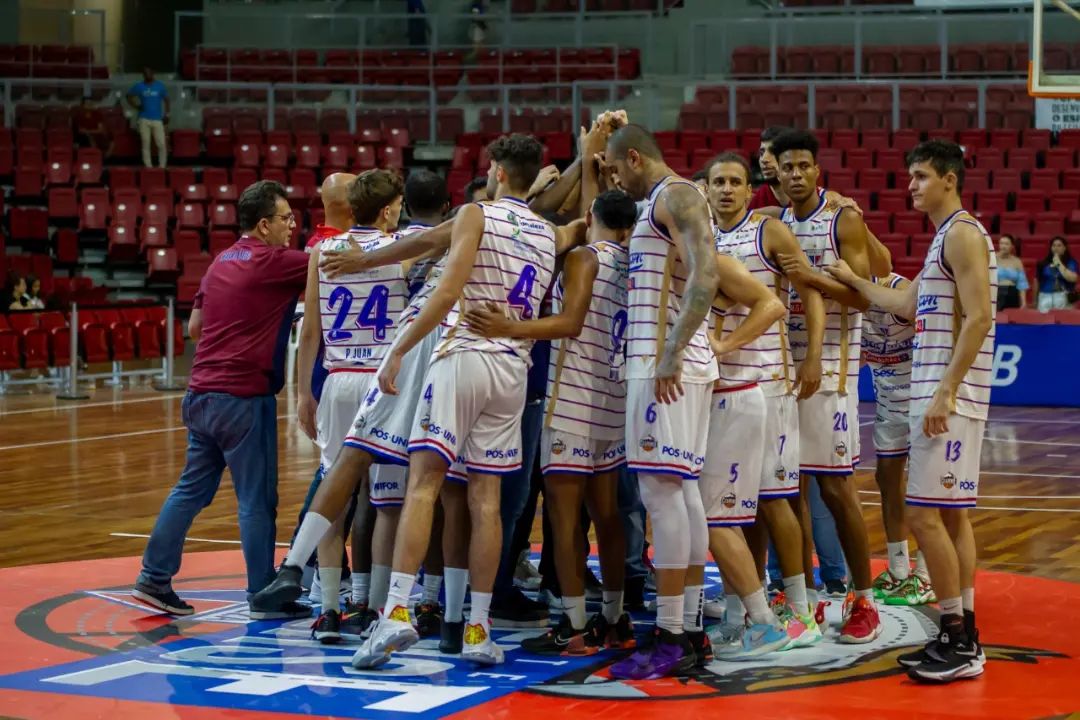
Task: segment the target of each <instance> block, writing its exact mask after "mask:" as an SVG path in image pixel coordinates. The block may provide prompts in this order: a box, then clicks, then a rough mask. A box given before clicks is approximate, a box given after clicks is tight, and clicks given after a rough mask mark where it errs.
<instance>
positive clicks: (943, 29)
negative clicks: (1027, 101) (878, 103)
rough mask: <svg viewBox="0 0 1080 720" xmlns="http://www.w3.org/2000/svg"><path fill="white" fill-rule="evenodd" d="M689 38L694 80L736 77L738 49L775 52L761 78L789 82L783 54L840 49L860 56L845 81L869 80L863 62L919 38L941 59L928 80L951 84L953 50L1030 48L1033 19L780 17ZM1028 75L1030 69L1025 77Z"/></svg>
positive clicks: (698, 25) (984, 15)
mask: <svg viewBox="0 0 1080 720" xmlns="http://www.w3.org/2000/svg"><path fill="white" fill-rule="evenodd" d="M689 34H690V44H689V63H688V68H689V73H690V75H691V76H692V77H694V78H703V77H710V76H712V77H716V76H720V75H728V74H730V72H731V64H730V63H731V58H732V53H733V51H734V50H735V49H736V48H738V47H761V48H767V49H768V52H769V66H768V70H767V71H766V72H764V73H762V74H761V76H762V77H766V78H770V79H774V80H775V79H783V78H786V77H790V75H785V74H784V73H783V72H782V69H781V67H780V51H781V49H782V48H790V47H793V46H798V47H809V48H811V49H813V47H814V46H834V47H843V48H844V49H849V48H850V49H851V50H853V51H854V63H853V66H852V70H851V71H850V72H845V73H843V74H842V76H844V77H854V78H856V79H861V78H863V77H867V73H866V70H865V69H864V64H863V59H864V58H865V57H866V56H867V52H868V50H870V49H871V48H878V47H882V48H890V49H891V48H894V47H896V46H897V44H898V43H897V40H898V38H907V37H913V38H921V41H922V42H923V43H924V44H925V46H927V47H928V48H931V46H932V51H933V52H937V53H938V61H939V63H938V64H939V66H938V68H937V69H935V70H932V71H928V72H927V73H926V75H927V76H928V77H938V78H941V79H948V78H950V77H955V76H956V75H957V73H955V72H953V71H951V70H950V68H949V57H950V49H951V48H954V47H956V46H958V45H962V44H982V45H985V44H986V43H992V42H1001V43H1029V42H1030V39H1031V14H1030V12H1023V13H1021V12H1006V13H1001V12H981V13H978V14H971V13H964V14H949V13H942V12H931V13H910V12H909V13H896V12H894V13H871V12H866V13H857V14H840V15H838V14H824V13H805V14H804V13H799V14H797V15H782V16H774V17H768V16H766V17H756V18H725V19H710V20H696V21H693V22H692V23H691V25H690V33H689ZM1063 39H1064V38H1063ZM907 44H910V45H915V44H916V43H914V42H909V43H907ZM1026 71H1027V69H1026V67H1025V68H1024V69H1023V71H1022V72H1025V73H1026ZM1017 72H1018V73H1019V72H1020V71H1017ZM970 74H971V73H963V75H970ZM839 76H840V75H838V77H839ZM873 77H881V76H880V75H874V76H873Z"/></svg>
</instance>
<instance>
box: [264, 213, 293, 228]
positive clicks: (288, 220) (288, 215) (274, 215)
mask: <svg viewBox="0 0 1080 720" xmlns="http://www.w3.org/2000/svg"><path fill="white" fill-rule="evenodd" d="M263 217H264V218H265V219H266V220H272V219H273V218H281V221H282V222H283V223H285V224H286V225H288V224H289V223H291V222H296V215H294V214H293V213H286V214H284V215H279V214H278V213H270V214H269V215H265V216H263Z"/></svg>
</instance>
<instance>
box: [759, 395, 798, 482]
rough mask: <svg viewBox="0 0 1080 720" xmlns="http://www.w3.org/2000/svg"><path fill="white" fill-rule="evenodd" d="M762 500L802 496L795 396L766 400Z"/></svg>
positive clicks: (776, 396) (778, 396)
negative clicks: (800, 494)
mask: <svg viewBox="0 0 1080 720" xmlns="http://www.w3.org/2000/svg"><path fill="white" fill-rule="evenodd" d="M763 435H764V437H765V446H764V448H763V450H762V462H761V489H760V493H759V494H760V496H761V499H762V500H771V499H773V498H785V497H795V496H797V495H798V494H799V443H800V440H799V408H798V406H797V403H796V400H795V396H794V395H775V396H773V397H767V398H765V431H764V433H763Z"/></svg>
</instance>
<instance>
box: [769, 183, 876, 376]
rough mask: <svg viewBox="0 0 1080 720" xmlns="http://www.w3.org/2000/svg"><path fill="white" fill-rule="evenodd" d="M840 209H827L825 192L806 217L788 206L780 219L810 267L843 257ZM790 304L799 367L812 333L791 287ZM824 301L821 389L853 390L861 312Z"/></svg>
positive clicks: (793, 347) (793, 348)
mask: <svg viewBox="0 0 1080 720" xmlns="http://www.w3.org/2000/svg"><path fill="white" fill-rule="evenodd" d="M839 218H840V211H839V210H829V209H827V208H826V201H825V194H824V192H822V193H820V197H819V199H818V206H817V207H816V208H815V209H814V211H813V212H811V213H810V214H809V215H808V216H806V217H805V218H797V217H795V211H794V210H793V209H792V208H791V207H790V206H789V207H786V208H784V212H783V215H781V220H783V221H784V222H785V223H787V226H788V227H789V228H791V231H792V232H793V233H795V237H797V238H798V239H799V245H800V246H801V247H802V249H803V252H804V253H806V257H807V259H808V260H809V261H810V266H811V267H813V268H814V269H815V270H817V271H818V272H824V270H823V268H824V267H825V266H826V265H831V264H833V263H835V262H836V261H837V260H839V259H840V247H839V243H838V242H837V237H836V225H837V220H839ZM788 292H789V293H790V296H791V304H790V305H789V314H788V337H789V339H790V342H791V355H792V357H793V358H794V360H795V364H796V366H797V365H798V364H799V363H801V362H802V360H803V358H804V357H806V349H807V346H808V345H809V336H808V334H807V332H806V313H805V312H804V310H803V304H802V299H801V298H800V297H799V293H798V291H797V290H796V289H795V288H794V287H791V288H789V291H788ZM822 299H823V300H824V301H825V337H824V339H823V340H822V347H821V388H820V389H821V390H824V391H826V392H837V391H840V392H842V393H845V394H846V393H848V392H851V393H854V392H857V389H858V384H859V353H860V350H861V339H862V313H861V312H859V311H858V310H856V309H854V308H849V307H845V306H843V305H841V304H840V303H838V302H837V301H836V300H833V299H831V298H828V297H823V298H822Z"/></svg>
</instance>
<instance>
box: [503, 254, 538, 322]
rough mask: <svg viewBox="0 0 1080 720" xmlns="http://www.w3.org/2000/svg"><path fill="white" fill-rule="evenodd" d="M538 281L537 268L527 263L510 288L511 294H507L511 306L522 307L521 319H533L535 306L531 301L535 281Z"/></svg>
mask: <svg viewBox="0 0 1080 720" xmlns="http://www.w3.org/2000/svg"><path fill="white" fill-rule="evenodd" d="M535 282H536V268H535V267H533V266H532V265H526V266H525V269H523V270H522V271H521V276H520V277H518V279H517V282H516V283H514V287H512V288H510V294H509V295H507V296H506V304H507V305H509V306H510V307H516V308H521V319H522V320H532V317H533V307H532V302H531V301H530V299H529V298H530V296H531V295H532V289H533V283H535Z"/></svg>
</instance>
